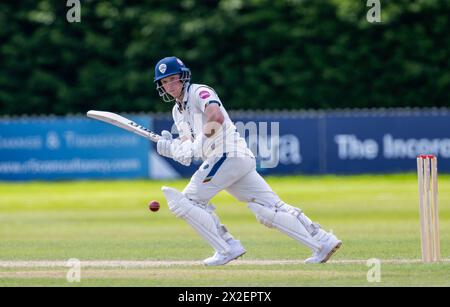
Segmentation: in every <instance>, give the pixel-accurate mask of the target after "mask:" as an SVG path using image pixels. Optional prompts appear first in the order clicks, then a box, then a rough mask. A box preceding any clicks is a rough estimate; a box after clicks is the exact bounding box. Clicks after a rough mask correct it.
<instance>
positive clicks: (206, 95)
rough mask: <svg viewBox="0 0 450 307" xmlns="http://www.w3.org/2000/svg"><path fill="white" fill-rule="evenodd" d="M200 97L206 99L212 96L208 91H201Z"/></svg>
mask: <svg viewBox="0 0 450 307" xmlns="http://www.w3.org/2000/svg"><path fill="white" fill-rule="evenodd" d="M198 96H199V97H200V98H201V99H206V98H208V97H209V96H211V94H210V93H209V92H208V91H201V92H200V93H199V94H198Z"/></svg>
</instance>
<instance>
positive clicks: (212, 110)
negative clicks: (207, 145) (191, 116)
mask: <svg viewBox="0 0 450 307" xmlns="http://www.w3.org/2000/svg"><path fill="white" fill-rule="evenodd" d="M205 115H206V125H205V126H204V127H203V134H204V135H205V136H206V137H208V138H209V137H212V136H214V134H216V133H217V132H218V131H219V130H220V129H221V128H222V124H223V122H224V121H225V118H224V116H223V114H222V111H221V110H220V108H219V107H218V106H217V105H211V106H208V107H207V108H206V109H205Z"/></svg>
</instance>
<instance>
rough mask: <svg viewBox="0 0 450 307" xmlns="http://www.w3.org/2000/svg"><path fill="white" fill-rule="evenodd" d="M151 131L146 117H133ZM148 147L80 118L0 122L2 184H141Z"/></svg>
mask: <svg viewBox="0 0 450 307" xmlns="http://www.w3.org/2000/svg"><path fill="white" fill-rule="evenodd" d="M130 119H132V120H134V121H135V122H137V123H139V124H142V125H145V126H150V119H149V117H148V116H132V117H130ZM149 148H150V145H149V141H147V140H145V139H144V138H141V137H139V136H137V135H134V134H132V133H129V132H127V131H125V130H122V129H120V128H117V127H115V126H112V125H109V124H106V123H103V122H99V121H96V120H93V119H89V118H84V117H42V118H23V119H2V120H0V180H30V179H33V180H36V179H38V180H54V179H87V178H144V177H148V173H149V159H148V153H149Z"/></svg>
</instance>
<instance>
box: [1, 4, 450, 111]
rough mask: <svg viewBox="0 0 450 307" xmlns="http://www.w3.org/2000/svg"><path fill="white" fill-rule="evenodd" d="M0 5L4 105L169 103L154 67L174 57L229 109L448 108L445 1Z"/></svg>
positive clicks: (74, 107) (76, 107) (157, 107)
mask: <svg viewBox="0 0 450 307" xmlns="http://www.w3.org/2000/svg"><path fill="white" fill-rule="evenodd" d="M369 9H370V8H369V7H367V1H364V0H362V1H354V0H278V1H269V0H251V1H243V0H221V1H219V0H216V1H213V0H210V1H197V0H181V1H163V0H152V1H145V2H141V1H124V0H107V1H106V0H96V1H92V0H85V1H83V0H82V1H81V22H80V23H69V22H68V21H67V20H66V14H67V11H68V10H69V7H67V6H66V1H60V0H40V1H32V0H23V1H15V2H13V1H7V2H2V3H0V43H1V44H0V59H1V65H0V114H22V113H28V114H34V113H55V114H65V113H68V112H71V113H74V112H83V113H84V112H85V111H86V110H88V109H93V108H96V109H105V110H111V111H118V112H139V111H145V112H147V111H168V110H169V109H170V106H169V105H168V104H164V103H162V102H161V100H160V98H159V97H158V95H157V93H156V91H155V88H154V85H153V83H152V78H153V67H154V65H155V63H156V62H157V61H158V60H159V59H160V58H162V57H165V56H170V55H176V56H178V57H180V58H181V59H182V60H183V61H184V62H185V63H186V64H187V65H188V67H190V68H191V70H192V72H193V81H194V82H197V83H205V84H209V85H211V86H213V87H214V88H215V89H216V90H217V92H218V93H219V95H220V97H221V98H222V100H223V102H224V103H225V105H226V106H227V107H228V108H230V109H263V108H265V109H304V108H337V107H349V108H354V107H403V106H421V107H430V106H449V105H450V103H449V101H450V94H449V93H450V67H449V61H448V59H449V58H450V54H449V53H450V37H449V35H448V29H449V28H450V24H449V18H450V17H449V16H450V3H449V2H448V1H447V0H426V1H425V0H414V1H413V0H399V1H384V0H381V23H369V22H368V21H367V19H366V14H367V11H368V10H369Z"/></svg>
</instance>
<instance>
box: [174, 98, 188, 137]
mask: <svg viewBox="0 0 450 307" xmlns="http://www.w3.org/2000/svg"><path fill="white" fill-rule="evenodd" d="M172 117H173V121H174V123H175V126H176V127H177V130H178V134H179V136H180V139H182V138H187V139H191V138H192V133H191V129H190V127H189V124H188V123H186V122H185V121H184V120H183V116H182V115H181V113H180V112H179V111H178V107H177V106H176V105H175V106H174V108H173V109H172Z"/></svg>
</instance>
